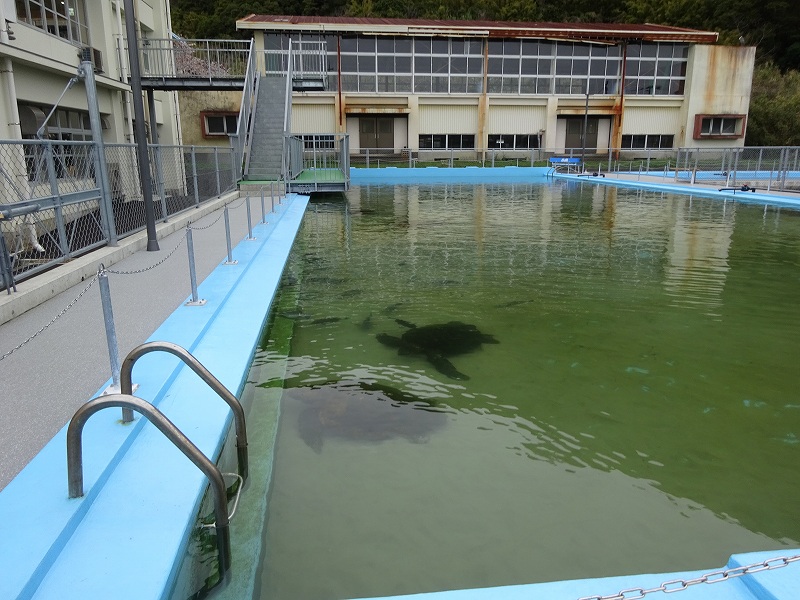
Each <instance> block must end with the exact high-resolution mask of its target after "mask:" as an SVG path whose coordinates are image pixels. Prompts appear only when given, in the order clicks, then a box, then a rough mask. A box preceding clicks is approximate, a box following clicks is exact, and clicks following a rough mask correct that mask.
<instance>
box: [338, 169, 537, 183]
mask: <svg viewBox="0 0 800 600" xmlns="http://www.w3.org/2000/svg"><path fill="white" fill-rule="evenodd" d="M549 170H550V169H549V167H458V168H457V167H453V168H450V167H425V168H413V169H407V168H401V167H381V168H379V169H358V168H353V167H351V168H350V183H351V184H352V185H360V184H365V183H384V184H392V183H464V182H467V183H503V182H508V181H522V180H527V179H531V178H539V177H545V176H547V172H548V171H549Z"/></svg>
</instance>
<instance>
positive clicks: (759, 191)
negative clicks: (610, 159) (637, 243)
mask: <svg viewBox="0 0 800 600" xmlns="http://www.w3.org/2000/svg"><path fill="white" fill-rule="evenodd" d="M602 175H603V176H597V177H595V176H592V175H591V174H589V173H584V174H580V175H575V174H565V173H559V174H557V175H555V177H556V178H557V179H569V180H575V181H588V182H590V183H596V184H606V185H623V186H625V187H634V188H641V189H650V190H654V191H659V192H671V193H679V194H688V195H703V196H707V197H725V198H727V197H730V199H731V200H734V201H737V202H756V203H759V204H767V205H771V206H785V207H790V208H797V209H800V193H797V192H781V191H779V190H773V189H770V190H769V191H767V189H766V188H765V187H760V186H759V185H758V183H761V182H758V183H756V185H755V191H754V192H753V191H750V190H749V189H747V190H745V191H742V186H743V185H745V183H744V182H740V183H737V185H736V186H725V185H724V184H721V183H720V182H719V181H710V182H709V181H698V182H697V183H690V182H688V181H684V180H680V181H677V182H676V181H675V177H674V174H672V175H667V176H664V175H663V174H648V175H644V174H640V173H625V172H619V173H615V172H608V173H603V174H602ZM726 187H727V188H735V189H727V190H725V191H720V190H721V188H726ZM751 189H752V188H751Z"/></svg>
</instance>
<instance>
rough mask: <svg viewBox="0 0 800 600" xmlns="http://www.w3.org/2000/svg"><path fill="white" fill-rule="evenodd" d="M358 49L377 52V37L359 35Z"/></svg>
mask: <svg viewBox="0 0 800 600" xmlns="http://www.w3.org/2000/svg"><path fill="white" fill-rule="evenodd" d="M358 51H359V52H375V38H374V37H367V36H363V37H359V38H358Z"/></svg>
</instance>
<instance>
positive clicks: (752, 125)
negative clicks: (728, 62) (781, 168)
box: [745, 63, 800, 146]
mask: <svg viewBox="0 0 800 600" xmlns="http://www.w3.org/2000/svg"><path fill="white" fill-rule="evenodd" d="M798 115H800V72H798V71H787V72H786V73H782V72H781V71H780V69H779V68H778V67H777V66H776V65H774V64H773V63H765V64H761V65H758V66H756V69H755V72H754V73H753V93H752V95H751V97H750V115H749V119H748V125H747V138H746V140H745V143H746V145H748V146H800V127H798V125H797V118H798Z"/></svg>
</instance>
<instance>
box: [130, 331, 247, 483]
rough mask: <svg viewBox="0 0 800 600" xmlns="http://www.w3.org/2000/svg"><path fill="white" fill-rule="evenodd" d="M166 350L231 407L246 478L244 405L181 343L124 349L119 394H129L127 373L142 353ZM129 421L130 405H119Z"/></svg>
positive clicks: (131, 391)
mask: <svg viewBox="0 0 800 600" xmlns="http://www.w3.org/2000/svg"><path fill="white" fill-rule="evenodd" d="M157 351H161V352H168V353H169V354H173V355H175V356H177V357H178V358H180V359H181V360H182V361H183V362H184V363H185V364H186V366H188V367H189V368H190V369H191V370H192V371H194V372H195V373H197V374H198V375H199V376H200V379H202V380H203V381H205V382H206V383H207V384H208V385H209V387H210V388H211V389H212V390H214V391H215V392H216V393H217V395H219V397H220V398H222V399H223V400H224V401H225V403H226V404H227V405H228V406H230V408H231V410H232V411H233V418H234V423H235V427H236V455H237V458H238V461H239V475H241V477H242V479H243V480H246V479H247V475H248V472H249V467H248V458H247V427H246V425H245V420H244V409H243V408H242V405H241V404H240V403H239V400H238V399H237V398H236V396H234V395H233V394H231V393H230V392H229V391H228V388H226V387H225V386H224V385H222V383H220V381H219V379H217V378H216V377H214V376H213V375H212V374H211V372H210V371H209V370H208V369H206V368H205V367H204V366H203V365H202V364H200V361H198V360H197V359H196V358H195V357H194V356H192V355H191V354H190V353H189V352H188V351H186V350H185V349H184V348H182V347H181V346H178V345H177V344H173V343H172V342H148V343H146V344H142V345H141V346H137V347H136V348H134V349H133V350H131V351H130V352H129V353H128V356H126V357H125V360H124V361H122V368H121V369H120V374H119V379H120V381H119V385H120V391H121V393H122V394H126V395H128V396H131V395H133V383H132V379H131V374H132V372H133V365H134V364H135V363H136V361H137V360H139V359H140V358H141V357H142V356H144V355H145V354H148V353H149V352H157ZM131 421H133V412H132V411H131V409H130V408H127V407H123V409H122V422H123V423H130V422H131Z"/></svg>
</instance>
